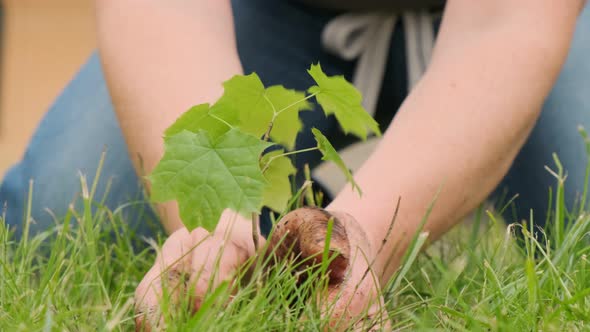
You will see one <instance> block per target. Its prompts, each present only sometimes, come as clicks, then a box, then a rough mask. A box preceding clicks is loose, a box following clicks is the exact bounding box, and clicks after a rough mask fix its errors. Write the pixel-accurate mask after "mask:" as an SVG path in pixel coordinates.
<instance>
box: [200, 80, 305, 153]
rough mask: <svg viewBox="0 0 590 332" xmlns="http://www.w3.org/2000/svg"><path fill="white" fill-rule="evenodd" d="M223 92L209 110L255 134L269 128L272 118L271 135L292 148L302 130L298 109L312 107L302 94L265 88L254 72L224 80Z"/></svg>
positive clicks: (288, 90) (278, 86)
mask: <svg viewBox="0 0 590 332" xmlns="http://www.w3.org/2000/svg"><path fill="white" fill-rule="evenodd" d="M223 87H224V88H225V92H224V94H223V96H222V97H221V98H220V99H219V101H217V103H215V105H213V107H212V110H211V113H212V114H214V115H216V116H218V117H220V118H222V119H224V120H226V121H227V122H229V123H230V124H231V125H233V126H236V127H239V128H240V129H242V130H243V131H245V132H247V133H250V134H252V135H254V136H256V137H261V136H262V135H263V134H264V133H266V131H267V130H268V126H269V124H270V122H271V121H272V120H273V117H275V121H274V126H273V130H272V132H271V135H270V136H271V138H272V139H273V140H274V141H275V142H277V143H280V144H283V145H284V146H285V147H287V148H289V149H292V148H293V147H294V146H295V138H296V137H297V134H298V133H299V131H300V130H301V127H302V125H301V121H300V120H299V112H300V111H303V110H308V109H311V104H310V103H309V102H307V101H306V100H304V99H305V93H303V92H299V91H296V90H290V89H286V88H285V87H283V86H280V85H275V86H271V87H269V88H268V89H265V88H264V84H262V81H261V80H260V78H259V77H258V75H256V74H255V73H252V74H250V75H246V76H239V75H238V76H234V77H233V78H231V79H230V80H228V81H226V82H225V83H223Z"/></svg>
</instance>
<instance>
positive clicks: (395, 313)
mask: <svg viewBox="0 0 590 332" xmlns="http://www.w3.org/2000/svg"><path fill="white" fill-rule="evenodd" d="M555 175H556V176H557V177H558V181H557V183H558V185H559V186H558V189H557V190H556V194H555V195H554V198H553V204H552V206H553V207H552V210H553V211H554V213H553V214H552V215H553V217H552V218H551V221H550V222H551V223H550V225H549V226H548V227H547V228H546V229H547V234H545V233H542V232H541V231H540V230H538V229H534V232H535V233H536V236H531V227H530V225H524V226H522V225H511V226H510V227H508V228H507V227H506V226H505V225H504V224H503V222H501V221H499V220H496V218H495V217H494V216H493V215H492V214H491V213H485V212H484V211H483V210H481V209H480V211H479V213H476V217H475V220H474V221H473V222H472V223H470V224H468V225H467V224H465V225H462V226H459V227H457V228H456V229H454V230H453V231H452V232H450V233H449V234H447V235H446V236H445V237H444V238H443V239H442V240H441V241H439V242H438V243H436V244H435V245H433V246H432V247H430V248H429V249H428V250H426V251H423V252H420V250H419V249H420V248H419V246H420V244H421V243H423V242H424V236H417V237H416V241H415V245H414V246H413V247H412V248H410V250H409V253H408V254H407V256H406V262H405V264H404V265H403V266H402V268H401V269H400V270H399V272H398V274H397V275H396V276H395V277H394V278H393V279H392V281H391V282H390V284H389V285H388V286H387V287H385V289H384V295H385V298H386V306H385V308H384V310H387V312H388V314H389V317H390V318H391V320H392V322H393V327H394V328H395V329H400V330H412V331H413V330H441V329H442V330H454V331H480V330H481V331H536V330H543V331H577V330H590V323H587V322H590V267H589V266H590V262H589V261H588V257H587V255H588V253H589V252H590V246H588V244H589V239H588V234H590V215H588V214H587V213H585V212H584V211H583V209H584V206H578V207H577V208H576V210H577V212H571V211H566V209H565V208H564V202H563V194H562V193H563V181H562V180H561V179H562V178H563V175H562V174H560V170H559V169H558V171H557V172H556V174H555ZM82 184H83V187H84V188H85V183H84V181H82ZM93 188H94V186H92V188H90V189H89V190H86V189H85V190H83V192H85V194H84V196H85V198H83V203H84V204H82V207H81V208H80V209H78V210H77V211H76V210H74V209H73V208H72V209H71V211H70V213H69V214H68V215H67V216H66V217H65V218H63V219H62V220H58V221H56V223H57V225H56V226H55V227H54V228H52V229H49V230H47V231H46V232H44V233H41V234H37V235H34V236H24V237H22V238H21V239H19V240H15V239H14V237H13V236H12V234H11V232H10V231H9V230H8V229H7V226H6V225H5V224H4V222H0V331H36V330H42V331H94V330H100V331H110V330H116V331H120V330H123V331H126V330H133V329H134V312H133V302H132V301H133V300H132V299H133V293H134V290H135V287H136V285H137V284H138V282H139V281H140V280H141V278H142V276H143V274H144V273H145V272H146V271H147V269H148V268H149V267H150V266H151V264H152V263H153V260H154V258H155V251H154V250H153V249H151V248H150V247H149V246H146V245H143V246H142V245H141V243H144V244H145V240H144V239H141V238H139V237H137V236H135V235H134V234H133V232H132V231H130V230H129V229H127V228H126V226H125V222H124V220H122V218H121V213H120V211H110V210H108V209H107V208H105V207H104V206H102V205H101V204H100V200H98V202H96V201H97V199H95V197H93V195H94V189H93ZM92 207H94V208H92ZM25 225H26V223H25ZM24 230H25V233H26V232H27V227H26V226H25V227H24ZM516 234H520V235H516ZM162 241H163V238H160V239H157V240H156V241H154V242H153V244H154V245H155V244H157V243H161V242H162ZM137 248H144V249H137ZM263 265H264V263H261V264H258V265H255V266H253V270H254V272H253V273H251V276H250V278H248V280H246V278H245V276H244V277H243V278H241V279H242V282H241V284H240V286H239V290H238V292H237V293H236V294H235V295H233V296H232V294H230V289H229V287H228V285H227V284H223V285H222V286H221V287H219V288H218V289H216V290H212V292H211V293H210V295H209V296H208V297H207V298H205V299H204V302H203V303H204V304H203V308H202V309H201V310H200V311H199V312H198V313H197V314H196V315H194V316H191V315H189V314H188V310H186V308H187V305H186V302H188V299H187V298H185V299H184V300H181V302H183V303H184V304H182V305H180V308H178V307H175V308H173V307H172V306H170V305H167V304H166V303H164V305H163V309H162V310H163V314H164V317H165V319H166V323H167V326H168V329H169V330H171V331H175V330H182V331H185V330H191V329H192V330H199V331H302V330H303V331H308V330H309V331H314V330H315V331H318V330H321V329H322V327H324V326H325V325H326V321H325V319H323V318H322V317H321V316H320V314H319V310H318V308H317V306H316V305H315V302H314V301H309V299H312V298H316V296H315V294H317V292H319V291H320V290H321V289H322V287H323V285H324V282H325V278H324V277H323V276H322V275H321V271H322V269H316V270H310V271H308V273H309V274H310V277H308V278H307V281H306V282H304V283H303V284H302V285H299V286H297V283H296V279H295V277H294V276H293V274H292V273H291V271H292V270H293V268H294V267H293V266H292V265H290V264H286V263H284V262H283V263H279V264H276V265H275V266H274V267H273V268H271V269H270V270H267V269H264V268H263ZM324 270H325V269H324ZM230 297H231V298H232V300H231V301H230V300H229V299H230ZM368 324H370V322H369V323H368Z"/></svg>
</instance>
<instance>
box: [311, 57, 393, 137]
mask: <svg viewBox="0 0 590 332" xmlns="http://www.w3.org/2000/svg"><path fill="white" fill-rule="evenodd" d="M308 73H309V74H310V75H311V77H312V78H313V79H314V81H315V82H316V84H317V85H314V86H312V87H311V88H309V90H308V92H309V93H311V94H315V97H316V100H317V102H318V104H320V105H321V106H322V109H323V110H324V113H326V115H330V114H334V116H335V117H336V120H338V123H339V124H340V126H341V127H342V130H343V131H344V132H345V133H346V134H348V133H352V134H354V135H356V136H358V137H359V138H362V139H363V140H365V139H367V135H368V134H369V133H370V132H373V133H375V134H377V135H379V136H380V135H381V131H380V130H379V124H378V123H377V121H375V119H373V118H372V117H371V115H369V113H367V112H366V111H365V109H364V108H363V106H362V104H361V102H362V96H361V93H360V92H359V91H358V90H357V89H356V88H355V87H354V86H353V85H352V84H350V83H349V82H348V81H347V80H346V79H345V78H344V77H343V76H327V75H326V74H324V72H323V71H322V67H320V65H319V64H318V65H312V66H311V68H310V69H309V70H308Z"/></svg>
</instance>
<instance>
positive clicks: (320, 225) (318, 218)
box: [269, 208, 389, 331]
mask: <svg viewBox="0 0 590 332" xmlns="http://www.w3.org/2000/svg"><path fill="white" fill-rule="evenodd" d="M331 218H332V219H333V227H332V233H331V238H330V244H329V248H330V255H331V256H332V255H335V256H336V257H335V258H334V259H333V260H332V261H331V263H330V265H329V266H328V271H329V277H330V285H329V287H328V293H327V294H325V296H322V297H321V298H320V299H318V300H319V301H320V302H319V303H320V305H321V307H322V308H323V314H325V315H329V316H330V319H329V321H330V330H337V331H341V330H347V329H349V328H351V327H352V328H353V329H354V330H362V331H367V330H373V329H375V330H381V329H383V328H385V329H386V328H387V327H388V326H389V320H388V319H387V315H386V311H385V309H384V306H383V305H384V302H383V297H382V293H381V290H380V285H379V280H380V279H381V275H378V274H377V273H378V271H376V270H377V269H375V268H374V266H373V265H374V264H373V263H374V262H375V257H376V255H377V254H378V251H379V248H375V247H373V246H372V243H371V242H370V241H369V239H368V238H367V236H366V234H365V231H364V230H363V229H362V227H361V226H360V225H359V224H358V223H357V222H356V221H355V220H354V218H353V217H352V216H350V215H348V214H346V213H343V212H328V211H325V210H323V209H318V208H301V209H297V210H295V211H292V212H290V213H289V214H287V215H286V216H285V217H283V218H282V219H281V220H280V222H279V223H278V224H277V226H276V229H275V232H274V233H273V236H272V237H271V238H270V240H269V248H271V250H272V252H274V254H275V255H277V256H279V257H285V256H286V255H289V253H290V252H291V250H292V249H291V248H299V250H300V252H294V254H295V256H298V257H299V260H305V261H308V260H309V259H311V260H312V261H314V263H315V264H318V263H320V262H321V259H322V255H323V252H324V247H325V245H326V235H327V234H326V233H327V224H328V220H330V219H331ZM296 242H297V245H294V244H295V243H296ZM297 265H298V266H302V264H297ZM308 265H309V264H308ZM302 268H306V267H305V266H302Z"/></svg>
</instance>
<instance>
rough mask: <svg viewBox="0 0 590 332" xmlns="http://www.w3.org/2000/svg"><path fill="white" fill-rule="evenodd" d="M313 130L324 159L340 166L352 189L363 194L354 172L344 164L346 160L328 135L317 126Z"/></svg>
mask: <svg viewBox="0 0 590 332" xmlns="http://www.w3.org/2000/svg"><path fill="white" fill-rule="evenodd" d="M311 132H312V133H313V136H314V137H315V140H316V142H318V149H319V150H320V152H321V153H322V155H323V157H322V160H326V161H331V162H333V163H335V164H336V166H338V168H340V170H342V172H343V173H344V175H345V176H346V179H347V180H348V182H350V184H351V185H352V189H356V190H357V191H358V193H359V195H362V191H361V188H360V187H359V186H358V184H357V183H356V182H355V181H354V178H353V177H352V173H351V172H350V170H349V169H348V167H346V165H345V164H344V161H343V160H342V158H340V155H339V154H338V152H336V149H334V147H333V146H332V144H331V143H330V141H328V139H327V138H326V136H324V135H323V134H322V133H321V132H320V131H319V130H317V129H316V128H312V129H311Z"/></svg>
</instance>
